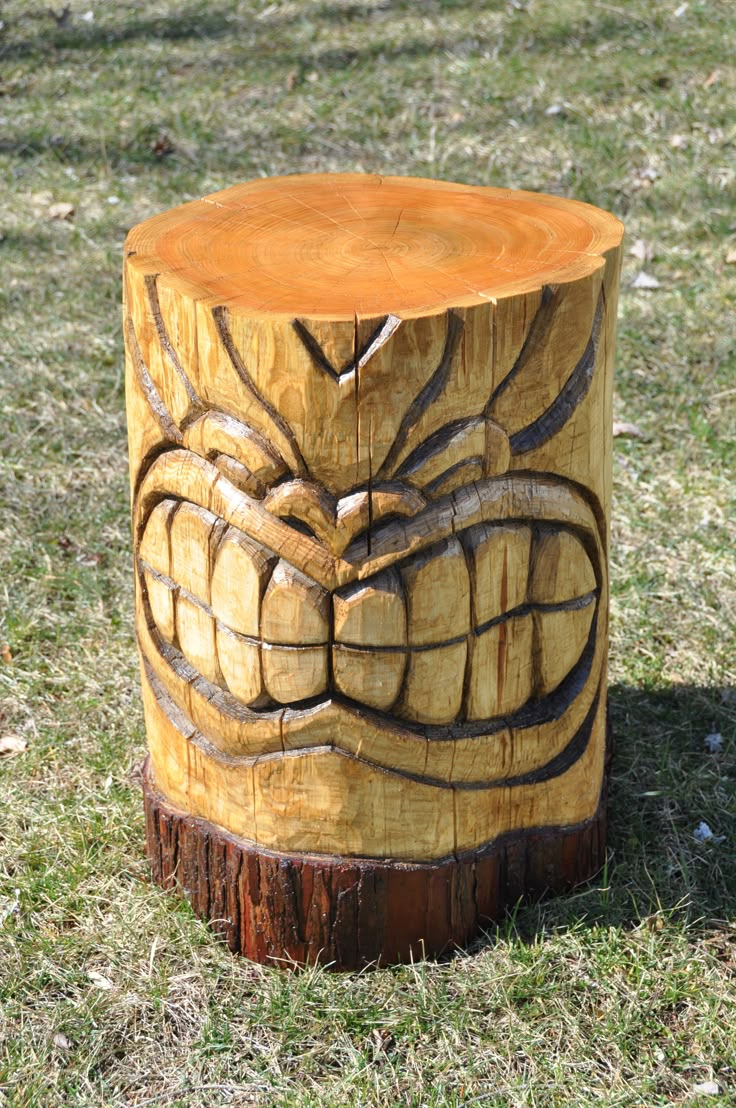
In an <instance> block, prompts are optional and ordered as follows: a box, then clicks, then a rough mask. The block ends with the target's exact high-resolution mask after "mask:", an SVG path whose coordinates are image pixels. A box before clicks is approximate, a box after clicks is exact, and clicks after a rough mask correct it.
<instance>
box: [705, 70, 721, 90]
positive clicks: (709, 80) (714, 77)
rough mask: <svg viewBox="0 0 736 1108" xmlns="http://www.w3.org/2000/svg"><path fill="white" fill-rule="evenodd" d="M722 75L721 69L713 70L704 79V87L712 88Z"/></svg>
mask: <svg viewBox="0 0 736 1108" xmlns="http://www.w3.org/2000/svg"><path fill="white" fill-rule="evenodd" d="M720 76H721V71H720V69H714V70H713V72H712V73H709V74H708V76H707V77H706V78H705V80H704V81H703V88H711V87H712V86H713V85H714V84H715V83H716V81H718V80H719V79H720Z"/></svg>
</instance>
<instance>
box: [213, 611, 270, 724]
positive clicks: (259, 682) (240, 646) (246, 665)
mask: <svg viewBox="0 0 736 1108" xmlns="http://www.w3.org/2000/svg"><path fill="white" fill-rule="evenodd" d="M217 655H218V658H219V661H220V669H221V670H222V676H223V677H224V678H225V683H226V684H227V687H228V689H229V690H230V692H231V693H232V694H233V696H237V698H238V700H242V701H243V703H244V704H252V703H253V702H254V701H255V700H257V699H258V698H259V697H260V696H261V695H262V693H263V679H262V677H261V648H260V645H259V644H258V643H253V642H247V641H246V640H245V639H243V638H241V636H240V635H236V634H234V633H233V632H232V631H231V630H230V629H229V628H227V627H223V625H222V624H221V623H218V624H217Z"/></svg>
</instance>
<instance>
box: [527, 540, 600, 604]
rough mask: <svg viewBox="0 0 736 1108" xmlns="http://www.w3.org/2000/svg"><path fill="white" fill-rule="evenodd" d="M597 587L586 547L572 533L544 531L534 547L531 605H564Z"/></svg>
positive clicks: (530, 580)
mask: <svg viewBox="0 0 736 1108" xmlns="http://www.w3.org/2000/svg"><path fill="white" fill-rule="evenodd" d="M595 587H596V581H595V573H594V572H593V566H592V565H591V562H590V558H589V557H588V555H587V553H586V552H585V547H584V546H583V544H582V543H581V541H580V539H579V538H578V537H577V536H576V535H574V534H573V532H572V531H548V530H544V531H542V533H541V535H540V536H539V538H538V539H537V541H536V542H535V544H534V550H533V553H532V564H531V574H530V579H529V602H530V603H531V604H561V603H564V602H565V601H566V600H575V599H577V598H578V597H581V596H586V595H587V594H588V593H590V592H592V591H593V589H595Z"/></svg>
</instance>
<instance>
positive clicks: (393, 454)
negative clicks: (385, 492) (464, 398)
mask: <svg viewBox="0 0 736 1108" xmlns="http://www.w3.org/2000/svg"><path fill="white" fill-rule="evenodd" d="M464 327H465V320H464V319H463V317H462V316H460V315H458V314H457V313H456V312H454V311H452V310H450V311H448V312H447V334H446V336H445V348H444V350H443V351H442V357H441V358H440V361H439V365H438V366H437V368H436V369H435V371H434V373H433V374H432V376H431V377H430V379H429V381H427V383H426V385H425V386H424V388H423V389H422V391H421V392H420V393H419V395H418V396H416V397H415V398H414V400H413V402H412V403H411V405H410V407H409V410H408V411H407V413H406V415H405V416H404V418H403V420H402V421H401V426H400V427H399V430H398V431H397V433H396V438H395V439H394V441H393V445H392V446H391V449H390V450H389V452H388V454H387V455H386V457H385V458H384V461H383V465H382V466H381V468H380V469H379V471H378V474H377V476H378V477H379V478H381V477H386V476H388V475H390V474H391V473H392V470H393V467H394V465H395V464H396V459H397V458H398V457H399V454H400V453H401V451H402V449H403V446H404V443H405V442H406V440H407V438H408V437H409V432H410V431H411V430H412V428H413V427H414V425H415V424H416V423H418V422H419V419H420V418H421V416H422V415H423V414H424V412H425V411H426V410H427V408H428V407H429V406H430V405H431V404H434V402H435V400H436V399H437V397H438V396H439V395H440V394H441V393H442V392H443V390H444V388H445V385H446V384H447V380H448V378H449V376H450V367H451V366H452V359H453V357H454V355H455V351H456V350H457V346H458V343H459V342H460V338H461V336H462V333H463V330H464Z"/></svg>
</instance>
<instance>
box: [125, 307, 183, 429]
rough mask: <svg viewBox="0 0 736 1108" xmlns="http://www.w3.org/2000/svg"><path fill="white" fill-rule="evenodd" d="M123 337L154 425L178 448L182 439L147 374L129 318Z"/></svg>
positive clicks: (151, 379)
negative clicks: (154, 422)
mask: <svg viewBox="0 0 736 1108" xmlns="http://www.w3.org/2000/svg"><path fill="white" fill-rule="evenodd" d="M125 335H126V338H127V340H128V349H129V350H130V353H131V356H132V360H133V371H134V373H135V376H136V380H137V381H138V384H139V385H140V387H141V388H142V390H143V392H144V394H145V397H146V400H147V401H148V406H149V408H150V409H151V412H152V414H153V417H154V419H155V420H156V423H157V424H158V426H159V427H160V429H161V433H162V434H163V435H164V437H165V438H167V439H169V440H170V441H171V442H175V443H176V444H177V445H178V446H181V445H182V444H183V442H184V437H183V435H182V433H181V431H180V430H179V428H178V427H177V425H176V423H175V422H174V419H173V416H172V415H171V413H170V411H169V409H168V408H167V407H166V405H165V404H164V402H163V400H162V399H161V395H160V393H159V391H158V389H157V388H156V386H155V384H154V383H153V378H152V377H151V374H150V373H149V372H148V367H147V366H146V363H145V362H144V361H143V354H142V352H141V348H140V346H139V345H138V339H137V337H136V333H135V326H134V324H133V320H132V319H131V318H130V316H129V317H128V318H127V319H126V321H125Z"/></svg>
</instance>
